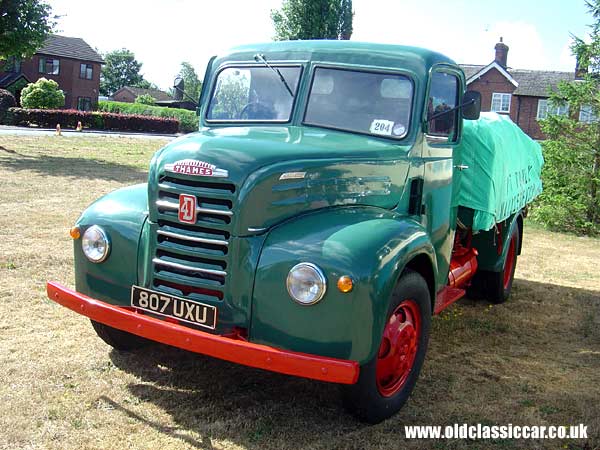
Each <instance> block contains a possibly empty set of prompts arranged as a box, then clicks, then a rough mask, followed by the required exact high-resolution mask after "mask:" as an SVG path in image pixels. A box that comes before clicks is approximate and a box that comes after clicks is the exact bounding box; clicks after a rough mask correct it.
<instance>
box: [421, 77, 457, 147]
mask: <svg viewBox="0 0 600 450" xmlns="http://www.w3.org/2000/svg"><path fill="white" fill-rule="evenodd" d="M458 87H459V81H458V78H457V77H456V76H455V75H452V74H449V73H445V72H434V73H433V75H432V76H431V87H430V89H429V98H428V99H427V133H428V134H430V135H433V136H441V137H446V136H447V137H449V140H453V139H454V138H453V136H455V135H456V133H455V130H456V123H457V117H458V110H457V109H455V110H453V111H452V108H454V107H456V105H457V102H458ZM446 111H447V112H446Z"/></svg>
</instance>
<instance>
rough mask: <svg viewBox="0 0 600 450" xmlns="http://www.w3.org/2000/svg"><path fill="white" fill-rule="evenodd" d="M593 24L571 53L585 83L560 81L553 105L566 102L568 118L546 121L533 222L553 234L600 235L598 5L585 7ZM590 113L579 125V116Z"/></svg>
mask: <svg viewBox="0 0 600 450" xmlns="http://www.w3.org/2000/svg"><path fill="white" fill-rule="evenodd" d="M586 4H587V6H588V9H589V11H590V13H591V15H592V16H593V18H594V20H595V23H594V24H593V25H591V26H590V28H591V32H590V37H589V41H588V42H585V41H584V40H583V39H581V38H578V37H574V41H573V44H572V46H571V50H572V51H573V54H574V55H575V56H576V57H577V61H578V65H579V67H580V68H584V69H586V68H587V69H588V70H587V71H586V70H584V71H583V72H585V73H584V75H583V77H582V79H581V80H576V81H572V82H561V83H560V84H559V85H558V88H557V90H556V91H555V92H553V93H552V95H551V97H550V101H551V103H552V104H554V105H563V104H565V103H567V104H568V105H569V110H570V111H571V113H570V114H569V115H566V116H565V115H562V116H561V115H550V116H549V117H548V118H547V119H546V120H545V121H543V122H542V130H543V131H544V133H546V135H547V137H548V140H547V141H546V142H545V143H544V157H545V159H546V165H545V168H544V172H543V174H542V176H543V180H544V193H543V194H542V195H541V196H540V201H539V206H538V208H537V209H536V210H534V217H537V218H538V219H540V220H541V221H542V222H543V223H545V224H546V225H548V226H550V227H551V228H554V229H559V230H566V231H573V232H578V233H589V234H597V233H600V121H599V120H598V118H599V117H600V0H593V1H587V2H586ZM582 108H583V109H584V111H586V112H587V113H588V119H590V120H587V121H585V122H580V121H579V117H580V116H579V111H581V109H582Z"/></svg>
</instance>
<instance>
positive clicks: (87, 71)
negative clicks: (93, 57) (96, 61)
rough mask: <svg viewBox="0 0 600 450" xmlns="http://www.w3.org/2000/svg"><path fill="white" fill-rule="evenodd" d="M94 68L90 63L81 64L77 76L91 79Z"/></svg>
mask: <svg viewBox="0 0 600 450" xmlns="http://www.w3.org/2000/svg"><path fill="white" fill-rule="evenodd" d="M93 73H94V70H93V68H92V65H91V64H81V65H80V68H79V78H83V79H84V80H91V79H92V75H93Z"/></svg>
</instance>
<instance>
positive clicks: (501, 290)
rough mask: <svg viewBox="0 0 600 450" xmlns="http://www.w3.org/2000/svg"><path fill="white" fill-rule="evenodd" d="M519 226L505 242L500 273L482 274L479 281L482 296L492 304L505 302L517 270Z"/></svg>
mask: <svg viewBox="0 0 600 450" xmlns="http://www.w3.org/2000/svg"><path fill="white" fill-rule="evenodd" d="M519 245H520V242H519V226H518V225H517V226H515V227H514V228H513V231H512V233H511V235H510V237H509V239H508V241H507V242H506V246H507V247H508V250H507V251H506V256H505V258H504V262H503V263H502V271H500V272H482V277H481V279H480V280H479V283H480V287H481V290H482V292H483V296H484V297H485V298H486V299H487V300H489V301H490V302H492V303H495V304H500V303H504V302H505V301H507V300H508V299H509V297H510V292H511V290H512V285H513V280H514V279H515V269H516V268H517V256H518V253H519Z"/></svg>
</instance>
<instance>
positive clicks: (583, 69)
mask: <svg viewBox="0 0 600 450" xmlns="http://www.w3.org/2000/svg"><path fill="white" fill-rule="evenodd" d="M587 73H588V68H587V66H585V65H582V64H581V63H580V62H579V56H578V57H577V60H576V62H575V79H576V80H583V77H584V76H585V75H587Z"/></svg>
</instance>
